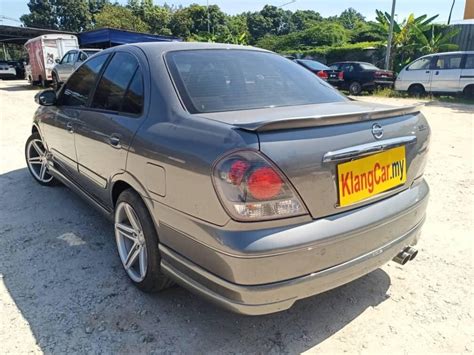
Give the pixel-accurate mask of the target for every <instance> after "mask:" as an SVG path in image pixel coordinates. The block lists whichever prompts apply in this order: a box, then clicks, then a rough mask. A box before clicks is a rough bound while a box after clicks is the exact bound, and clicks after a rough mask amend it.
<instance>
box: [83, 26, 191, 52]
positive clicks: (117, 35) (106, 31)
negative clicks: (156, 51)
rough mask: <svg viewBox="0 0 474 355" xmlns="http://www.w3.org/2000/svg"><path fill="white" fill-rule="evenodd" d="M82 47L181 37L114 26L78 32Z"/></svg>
mask: <svg viewBox="0 0 474 355" xmlns="http://www.w3.org/2000/svg"><path fill="white" fill-rule="evenodd" d="M78 37H79V44H80V46H81V47H82V48H108V47H113V46H118V45H120V44H126V43H137V42H173V41H182V39H181V38H178V37H172V36H161V35H154V34H150V33H140V32H132V31H125V30H118V29H115V28H101V29H98V30H92V31H87V32H82V33H79V34H78Z"/></svg>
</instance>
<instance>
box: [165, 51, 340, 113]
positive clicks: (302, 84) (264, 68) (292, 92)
mask: <svg viewBox="0 0 474 355" xmlns="http://www.w3.org/2000/svg"><path fill="white" fill-rule="evenodd" d="M166 62H167V64H168V66H169V68H170V72H171V75H172V77H173V80H174V81H175V83H176V86H177V88H178V91H179V95H180V96H181V98H182V100H183V101H184V104H185V106H186V108H187V110H188V111H189V112H191V113H204V112H222V111H235V110H248V109H257V108H268V107H279V106H294V105H308V104H319V103H328V102H338V101H345V100H346V98H345V97H344V96H342V95H341V94H340V93H339V92H338V91H337V90H335V89H333V88H332V87H331V86H330V85H329V84H326V83H324V82H323V81H322V80H320V79H318V78H317V77H316V76H315V75H314V74H313V73H311V72H310V71H308V70H306V69H304V68H303V67H301V66H299V65H298V64H296V63H294V62H292V61H289V60H288V59H286V58H283V57H281V56H279V55H276V54H272V53H266V52H259V51H249V50H234V49H232V50H226V49H207V50H187V51H185V50H184V51H175V52H169V53H168V54H167V55H166Z"/></svg>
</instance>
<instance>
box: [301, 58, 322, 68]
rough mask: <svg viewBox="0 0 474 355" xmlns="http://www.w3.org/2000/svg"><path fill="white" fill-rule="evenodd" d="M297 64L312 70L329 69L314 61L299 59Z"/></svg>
mask: <svg viewBox="0 0 474 355" xmlns="http://www.w3.org/2000/svg"><path fill="white" fill-rule="evenodd" d="M299 62H301V63H303V64H304V65H306V66H307V67H308V68H310V69H313V70H328V69H329V67H327V66H325V65H324V64H322V63H319V62H316V61H314V60H308V59H300V60H299Z"/></svg>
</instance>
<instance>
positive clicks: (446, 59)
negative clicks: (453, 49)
mask: <svg viewBox="0 0 474 355" xmlns="http://www.w3.org/2000/svg"><path fill="white" fill-rule="evenodd" d="M461 62H462V54H449V55H440V56H438V57H437V58H436V60H435V63H434V67H433V75H432V77H431V91H432V92H458V91H460V88H459V86H460V79H461Z"/></svg>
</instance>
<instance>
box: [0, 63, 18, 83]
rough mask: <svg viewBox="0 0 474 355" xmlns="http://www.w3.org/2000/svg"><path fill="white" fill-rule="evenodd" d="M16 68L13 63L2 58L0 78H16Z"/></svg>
mask: <svg viewBox="0 0 474 355" xmlns="http://www.w3.org/2000/svg"><path fill="white" fill-rule="evenodd" d="M15 78H16V70H15V67H14V66H13V65H12V64H9V63H8V62H7V61H5V60H0V79H15Z"/></svg>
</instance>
